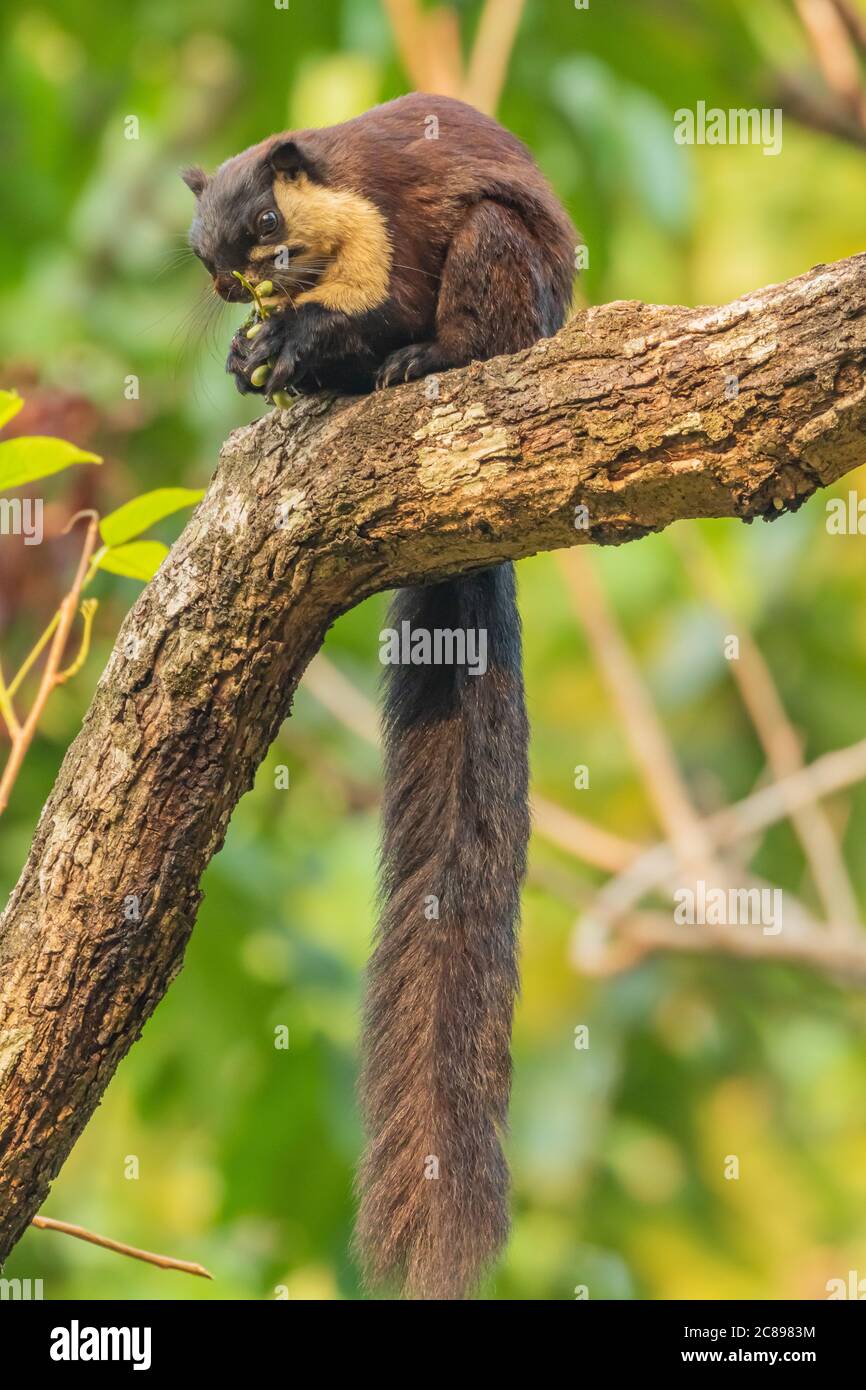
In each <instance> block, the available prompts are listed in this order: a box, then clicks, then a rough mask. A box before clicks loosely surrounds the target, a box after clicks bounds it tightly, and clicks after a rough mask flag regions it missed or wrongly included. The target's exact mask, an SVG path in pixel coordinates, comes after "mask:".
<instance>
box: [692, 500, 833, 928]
mask: <svg viewBox="0 0 866 1390" xmlns="http://www.w3.org/2000/svg"><path fill="white" fill-rule="evenodd" d="M670 537H671V540H672V542H673V544H674V546H675V547H676V548H677V549H678V550H679V552H680V555H681V557H682V559H683V560H684V561H685V563H686V565H687V566H688V570H689V574H690V576H691V578H692V581H693V582H694V584H695V586H696V587H697V588H698V590H699V591H700V592H701V593H702V594H703V596H704V597H705V598H706V599H707V600H708V601H709V602H710V603H711V604H712V605H713V607H714V608H715V609H716V612H717V613H718V614H719V616H720V618H721V620H722V622H723V623H726V624H727V625H728V631H729V632H730V633H732V634H736V636H737V639H738V642H739V655H738V656H737V657H736V658H735V659H732V660H731V661H730V662H729V665H730V668H731V675H732V677H733V679H734V681H735V682H736V685H737V688H738V689H739V691H740V695H741V696H742V700H743V704H744V705H745V707H746V709H747V711H748V713H749V717H750V719H751V721H752V723H753V725H754V726H755V732H756V733H757V735H758V739H759V740H760V743H761V746H762V748H763V750H764V752H765V754H766V756H767V762H768V764H769V767H770V771H771V773H772V775H773V778H774V780H775V781H776V782H777V783H780V784H782V782H783V779H784V778H785V777H788V776H790V774H791V773H793V772H798V771H799V770H800V769H802V768H803V767H804V766H805V763H804V760H803V754H802V749H801V742H800V739H799V737H798V735H797V732H796V730H795V729H794V727H793V725H792V724H791V721H790V719H789V718H788V714H787V711H786V709H785V706H784V704H783V702H782V698H781V696H780V694H779V691H778V688H777V686H776V683H775V681H774V680H773V676H772V672H771V671H770V668H769V666H768V665H767V663H766V661H765V660H764V657H763V654H762V652H761V651H760V648H759V647H758V646H757V644H756V642H755V641H754V639H753V637H752V635H751V633H750V632H749V630H748V627H747V625H746V623H745V621H744V619H743V616H742V614H741V613H739V612H737V613H733V612H731V611H730V610H729V608H728V603H729V596H728V595H727V594H726V592H725V586H724V585H723V583H722V580H721V577H720V575H719V573H718V570H717V567H716V565H715V562H714V561H713V558H712V555H711V552H710V549H709V547H708V546H707V545H706V544H705V543H704V542H703V541H702V540H701V538H700V535H699V534H698V532H697V530H696V529H695V528H694V527H689V528H684V527H681V526H675V527H673V528H672V530H671V532H670ZM791 821H792V824H793V826H794V829H795V831H796V833H797V837H798V839H799V841H800V844H801V846H802V849H803V853H804V854H805V856H806V859H807V862H808V864H809V867H810V869H811V871H812V878H813V879H814V881H815V886H816V888H817V889H818V892H819V894H820V896H821V900H822V902H823V904H824V909H825V912H826V915H827V917H828V919H829V920H830V921H831V922H833V923H835V924H837V925H841V924H846V923H847V924H848V927H849V929H851V930H853V931H855V932H856V931H858V928H857V926H856V923H857V922H858V919H859V916H860V909H859V906H858V903H857V896H856V894H855V892H854V888H853V886H852V883H851V879H850V877H849V874H848V870H847V867H846V865H845V859H844V857H843V855H842V851H841V849H840V846H839V842H838V840H837V838H836V834H835V832H834V830H833V826H832V824H831V822H830V818H829V816H828V815H827V813H826V811H825V810H824V808H823V806H821V805H820V804H819V803H817V802H809V803H807V804H806V805H804V806H800V807H797V808H795V809H792V811H791Z"/></svg>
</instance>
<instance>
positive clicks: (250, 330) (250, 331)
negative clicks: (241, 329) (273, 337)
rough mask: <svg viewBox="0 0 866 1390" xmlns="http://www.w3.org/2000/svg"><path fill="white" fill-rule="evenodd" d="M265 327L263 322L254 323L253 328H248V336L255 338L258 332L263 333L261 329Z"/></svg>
mask: <svg viewBox="0 0 866 1390" xmlns="http://www.w3.org/2000/svg"><path fill="white" fill-rule="evenodd" d="M263 328H264V324H263V323H254V324H253V326H252V328H248V329H247V337H248V338H254V337H255V336H256V334H257V333H261V331H262V329H263Z"/></svg>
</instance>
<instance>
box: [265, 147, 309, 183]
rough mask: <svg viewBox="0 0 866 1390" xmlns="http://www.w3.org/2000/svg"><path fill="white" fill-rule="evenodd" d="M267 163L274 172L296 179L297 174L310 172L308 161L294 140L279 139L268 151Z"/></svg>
mask: <svg viewBox="0 0 866 1390" xmlns="http://www.w3.org/2000/svg"><path fill="white" fill-rule="evenodd" d="M268 163H269V164H270V166H271V168H272V169H273V170H274V171H275V173H279V174H285V175H286V177H287V178H290V179H296V178H297V177H298V174H303V173H307V174H308V173H310V172H311V168H310V162H309V160H308V159H307V157H306V156H305V154H304V152H303V150H302V149H301V147H300V146H299V145H298V143H297V141H295V140H280V141H279V142H278V143H277V144H276V145H274V147H273V148H272V149H271V150H270V151H269V153H268Z"/></svg>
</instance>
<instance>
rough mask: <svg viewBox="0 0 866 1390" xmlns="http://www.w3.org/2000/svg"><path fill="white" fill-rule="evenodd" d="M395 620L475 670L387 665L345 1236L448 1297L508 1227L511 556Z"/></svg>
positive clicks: (424, 1291) (517, 701)
mask: <svg viewBox="0 0 866 1390" xmlns="http://www.w3.org/2000/svg"><path fill="white" fill-rule="evenodd" d="M406 622H408V623H409V624H410V626H411V630H412V631H413V632H417V631H418V630H419V629H425V630H426V631H427V632H429V633H431V634H432V633H434V632H435V631H436V630H437V629H438V630H451V631H452V632H461V631H462V632H464V633H465V632H466V631H467V630H474V631H475V632H476V633H478V634H480V633H482V632H483V633H485V634H486V642H487V669H486V671H485V673H484V674H480V675H479V674H476V675H473V674H471V673H470V670H469V668H468V667H467V666H465V665H462V666H461V665H453V664H452V665H439V666H436V665H418V666H415V665H394V666H391V667H389V668H388V676H387V679H386V696H385V711H384V729H385V802H384V829H383V850H382V882H381V892H382V911H381V921H380V927H379V937H378V944H377V946H376V950H375V953H374V955H373V958H372V961H371V963H370V969H369V979H368V993H367V1004H366V1017H365V1023H366V1034H365V1045H364V1053H365V1056H364V1069H363V1079H362V1084H361V1095H362V1104H363V1108H364V1114H365V1121H366V1127H367V1132H368V1149H367V1153H366V1156H365V1159H364V1162H363V1165H362V1168H361V1172H360V1176H359V1186H360V1192H361V1210H360V1215H359V1219H358V1231H357V1241H358V1246H359V1249H360V1253H361V1256H362V1259H363V1262H364V1264H365V1267H366V1270H367V1274H368V1277H369V1278H370V1279H371V1281H372V1282H375V1283H380V1282H385V1283H394V1284H396V1285H398V1286H399V1287H400V1288H401V1289H402V1291H403V1292H404V1293H405V1294H406V1295H407V1296H408V1297H412V1298H434V1299H435V1298H439V1299H443V1298H444V1299H459V1298H463V1297H466V1296H467V1294H468V1293H470V1292H471V1290H472V1288H473V1286H474V1285H475V1284H476V1283H477V1281H478V1278H479V1276H480V1275H481V1273H482V1272H483V1270H484V1268H485V1266H486V1265H487V1264H488V1263H489V1261H490V1260H491V1259H492V1258H493V1257H494V1256H495V1254H496V1253H497V1251H498V1250H499V1249H500V1247H501V1245H502V1244H503V1242H504V1240H505V1238H506V1235H507V1232H508V1207H507V1197H508V1169H507V1166H506V1163H505V1159H504V1156H503V1153H502V1149H501V1147H500V1142H499V1134H500V1131H501V1130H502V1129H503V1128H504V1126H505V1124H506V1113H507V1107H508V1094H509V1089H510V1080H511V1061H510V1051H509V1045H510V1036H511V1017H512V1012H513V1005H514V997H515V993H516V990H517V986H518V976H517V961H516V949H515V947H516V926H517V916H518V909H519V895H520V885H521V882H522V879H523V875H524V872H525V864H526V844H527V839H528V835H529V818H528V808H527V740H528V727H527V722H526V712H525V708H524V700H523V676H522V669H521V649H520V620H519V617H518V613H517V606H516V601H515V580H514V570H513V567H512V566H511V565H503V566H500V567H498V568H497V569H493V570H487V571H484V572H483V573H480V574H477V575H473V576H471V577H468V578H466V579H460V580H454V581H449V582H447V583H443V584H437V585H434V586H431V587H426V588H416V589H405V590H402V591H401V592H400V593H399V594H398V595H397V598H396V600H395V603H394V605H393V608H392V612H391V618H390V623H391V625H392V627H393V628H394V629H395V630H396V631H397V632H398V633H399V632H401V631H403V628H402V624H404V623H406ZM479 650H481V649H480V648H479Z"/></svg>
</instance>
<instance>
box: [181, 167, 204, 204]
mask: <svg viewBox="0 0 866 1390" xmlns="http://www.w3.org/2000/svg"><path fill="white" fill-rule="evenodd" d="M180 176H181V178H182V179H183V181H184V183H185V184H186V186H187V188H189V189H191V190H192V192H193V193H194V194H195V196H196V197H197V198H200V197H201V195H202V193H203V192H204V190H205V187H206V185H207V174H206V173H205V171H204V169H199V167H198V165H193V166H192V167H191V168H189V169H181V171H180Z"/></svg>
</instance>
